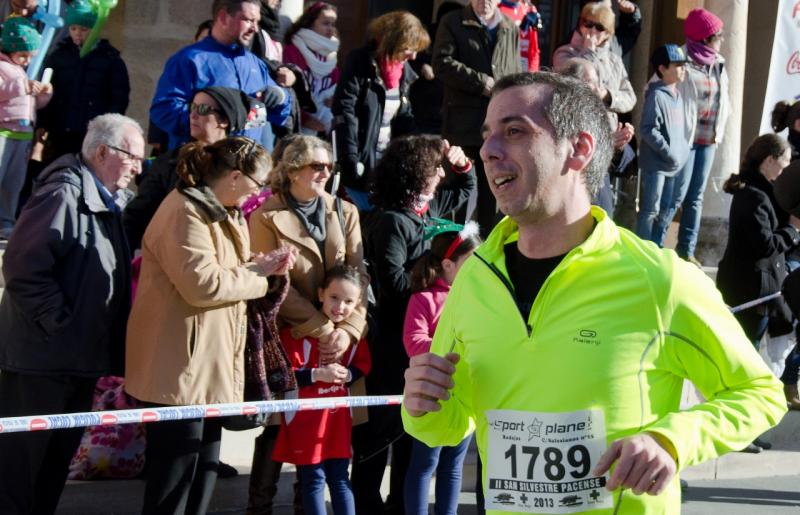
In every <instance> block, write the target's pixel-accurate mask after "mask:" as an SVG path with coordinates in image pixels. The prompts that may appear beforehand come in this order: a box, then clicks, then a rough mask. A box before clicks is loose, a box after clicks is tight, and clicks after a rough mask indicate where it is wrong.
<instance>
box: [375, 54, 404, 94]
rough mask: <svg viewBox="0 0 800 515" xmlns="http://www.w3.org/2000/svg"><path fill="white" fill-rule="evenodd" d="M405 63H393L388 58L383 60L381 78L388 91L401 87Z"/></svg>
mask: <svg viewBox="0 0 800 515" xmlns="http://www.w3.org/2000/svg"><path fill="white" fill-rule="evenodd" d="M404 64H405V61H392V60H390V59H389V58H388V57H387V58H384V59H381V62H380V67H381V78H383V83H384V84H385V85H386V89H394V88H396V87H398V86H400V79H402V78H403V65H404Z"/></svg>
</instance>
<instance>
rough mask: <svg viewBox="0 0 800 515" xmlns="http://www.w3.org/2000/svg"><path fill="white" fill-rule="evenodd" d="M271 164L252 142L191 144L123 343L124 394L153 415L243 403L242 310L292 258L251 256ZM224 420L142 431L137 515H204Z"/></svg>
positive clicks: (158, 219)
mask: <svg viewBox="0 0 800 515" xmlns="http://www.w3.org/2000/svg"><path fill="white" fill-rule="evenodd" d="M270 167H271V162H270V158H269V155H268V154H267V153H266V151H265V150H264V149H263V148H262V147H261V146H260V145H258V144H257V143H256V142H255V141H253V140H251V139H249V138H242V137H235V138H225V139H222V140H220V141H217V142H216V143H214V144H211V145H206V144H204V143H201V142H195V143H190V144H188V145H186V146H184V147H183V148H182V149H181V152H180V154H179V156H178V166H177V174H178V184H177V187H176V188H175V189H174V190H172V192H170V194H169V195H167V198H165V199H164V202H162V203H161V206H159V208H158V211H156V214H155V216H153V220H152V221H151V223H150V225H148V227H147V230H146V231H145V234H144V238H143V240H142V268H141V276H140V279H139V286H138V290H137V294H136V299H135V300H134V303H133V308H132V310H131V315H130V319H129V321H128V333H127V340H126V355H125V357H126V366H125V381H126V384H125V390H126V391H127V392H128V393H129V394H130V395H132V396H133V397H134V398H136V399H138V400H140V401H142V402H144V403H146V404H148V405H151V406H156V405H157V406H163V405H169V406H176V405H177V406H180V405H186V404H216V403H228V402H242V400H243V395H244V380H245V378H244V368H245V364H244V348H245V332H246V331H245V328H246V324H247V312H246V302H245V301H247V300H249V299H256V298H260V297H263V296H264V295H265V294H266V293H267V290H268V288H269V286H270V281H271V280H270V279H269V277H270V276H273V275H282V274H286V273H287V272H288V271H289V269H290V268H291V267H292V265H293V263H294V260H295V256H296V252H295V250H294V249H292V248H289V247H287V248H281V249H275V250H274V251H272V252H269V253H268V254H261V253H256V254H251V252H250V238H249V234H248V230H247V226H246V224H245V222H244V219H243V218H242V216H241V211H240V207H241V205H242V203H243V202H244V200H245V199H246V198H247V197H248V196H250V195H251V194H252V193H253V192H255V191H259V190H260V189H262V188H263V187H264V186H265V182H266V180H267V174H268V172H269V170H270ZM221 424H222V422H221V420H220V419H205V420H204V419H199V420H179V421H170V422H159V423H158V424H152V425H150V427H148V428H147V446H148V458H147V459H148V471H149V476H148V479H147V486H146V487H145V494H144V507H143V508H142V513H144V514H150V513H159V514H164V513H173V514H183V513H186V514H192V515H197V514H200V515H202V514H204V513H206V510H207V509H208V503H209V501H210V500H211V495H212V493H213V490H214V483H215V481H216V477H217V466H218V463H219V450H220V437H221V430H222V426H221Z"/></svg>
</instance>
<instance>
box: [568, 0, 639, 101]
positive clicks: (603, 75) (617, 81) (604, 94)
mask: <svg viewBox="0 0 800 515" xmlns="http://www.w3.org/2000/svg"><path fill="white" fill-rule="evenodd" d="M615 26H616V17H615V16H614V11H612V10H611V9H610V8H609V7H607V6H606V5H604V4H602V3H588V4H586V5H584V6H583V9H581V16H580V19H579V20H578V27H577V28H576V29H575V33H574V34H573V36H572V39H571V40H570V42H569V43H568V44H566V45H563V46H561V47H558V49H556V51H555V52H554V53H553V68H555V69H560V68H562V67H563V66H564V62H565V61H566V60H567V59H570V58H573V57H580V58H583V59H586V60H587V61H589V62H591V63H592V64H593V65H594V66H595V68H597V75H598V76H599V77H600V85H601V87H602V91H601V92H600V98H601V99H602V100H603V103H605V105H606V107H608V109H609V110H610V111H613V112H615V113H618V114H622V113H627V112H630V111H632V110H633V107H634V106H635V105H636V93H634V92H633V86H631V81H630V80H629V79H628V71H627V70H626V69H625V64H624V63H623V62H622V58H621V57H620V56H618V55H617V54H615V53H614V52H612V51H611V42H612V39H613V37H614V27H615Z"/></svg>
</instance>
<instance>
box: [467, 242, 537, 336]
mask: <svg viewBox="0 0 800 515" xmlns="http://www.w3.org/2000/svg"><path fill="white" fill-rule="evenodd" d="M473 255H474V256H475V257H477V258H478V259H479V260H480V261H481V262H482V263H483V264H484V265H486V266H487V267H489V270H491V271H492V273H494V275H496V276H497V278H498V279H500V282H502V283H503V285H504V286H505V287H506V289H507V290H508V293H509V294H510V295H511V300H513V301H514V305H515V306H516V307H517V312H518V313H519V316H520V318H522V324H523V325H524V326H525V328H526V329H527V330H528V338H530V337H531V333H532V332H533V327H531V326H530V325H529V324H528V320H527V319H526V318H525V313H523V312H522V311H521V310H520V309H519V302H518V301H517V294H516V293H515V292H514V285H513V284H511V281H509V280H508V278H507V277H506V276H504V275H503V273H502V272H501V271H500V270H499V269H498V268H497V267H496V266H494V265H493V264H492V263H489V262H488V261H486V260H485V259H483V256H481V255H480V254H478V253H477V252H475V253H474V254H473Z"/></svg>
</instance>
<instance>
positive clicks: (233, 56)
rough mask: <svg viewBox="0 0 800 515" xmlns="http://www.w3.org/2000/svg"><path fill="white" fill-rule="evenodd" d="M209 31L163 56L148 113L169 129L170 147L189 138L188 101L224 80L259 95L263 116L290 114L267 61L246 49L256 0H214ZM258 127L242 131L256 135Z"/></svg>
mask: <svg viewBox="0 0 800 515" xmlns="http://www.w3.org/2000/svg"><path fill="white" fill-rule="evenodd" d="M212 16H213V19H214V25H213V26H212V27H211V34H210V35H209V36H208V37H206V38H205V39H202V40H200V41H198V42H197V43H195V44H193V45H189V46H187V47H186V48H183V49H182V50H180V51H178V53H177V54H175V55H173V56H172V57H170V58H169V60H168V61H167V64H166V65H165V66H164V72H163V73H162V74H161V78H160V79H159V80H158V86H157V87H156V93H155V97H154V98H153V104H152V105H151V106H150V118H151V119H152V121H153V122H154V123H155V124H156V125H157V126H158V127H159V128H160V129H162V130H163V131H165V132H167V133H168V134H169V148H170V149H173V148H176V147H179V146H181V145H183V144H184V143H186V142H187V141H189V138H190V136H189V103H190V102H191V99H192V96H193V95H194V94H195V93H196V92H197V91H198V90H200V89H203V88H207V87H209V86H225V87H228V88H234V89H238V90H241V91H243V92H245V93H246V94H248V95H250V96H252V97H256V98H258V99H260V100H261V101H262V102H264V104H265V105H266V107H267V119H268V121H269V122H270V123H273V124H275V125H281V126H282V125H284V124H285V123H286V121H287V119H288V118H289V115H290V114H291V108H292V97H291V94H290V92H289V91H288V90H286V89H284V88H281V87H279V86H278V85H277V84H276V83H275V81H273V80H272V79H271V78H270V76H269V70H268V69H267V66H266V64H264V62H263V61H262V60H261V59H259V58H258V57H257V56H256V55H255V54H253V53H252V52H250V51H249V50H247V49H246V47H247V46H248V45H249V44H250V41H251V40H252V39H253V36H254V35H255V33H256V31H257V30H258V21H259V19H260V17H261V11H260V3H259V1H258V0H214V3H213V6H212ZM262 130H263V129H262V127H252V128H249V129H246V130H245V131H243V134H244V135H245V136H248V137H250V138H253V139H254V140H256V141H261V139H262V138H261V137H262V134H261V133H262Z"/></svg>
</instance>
